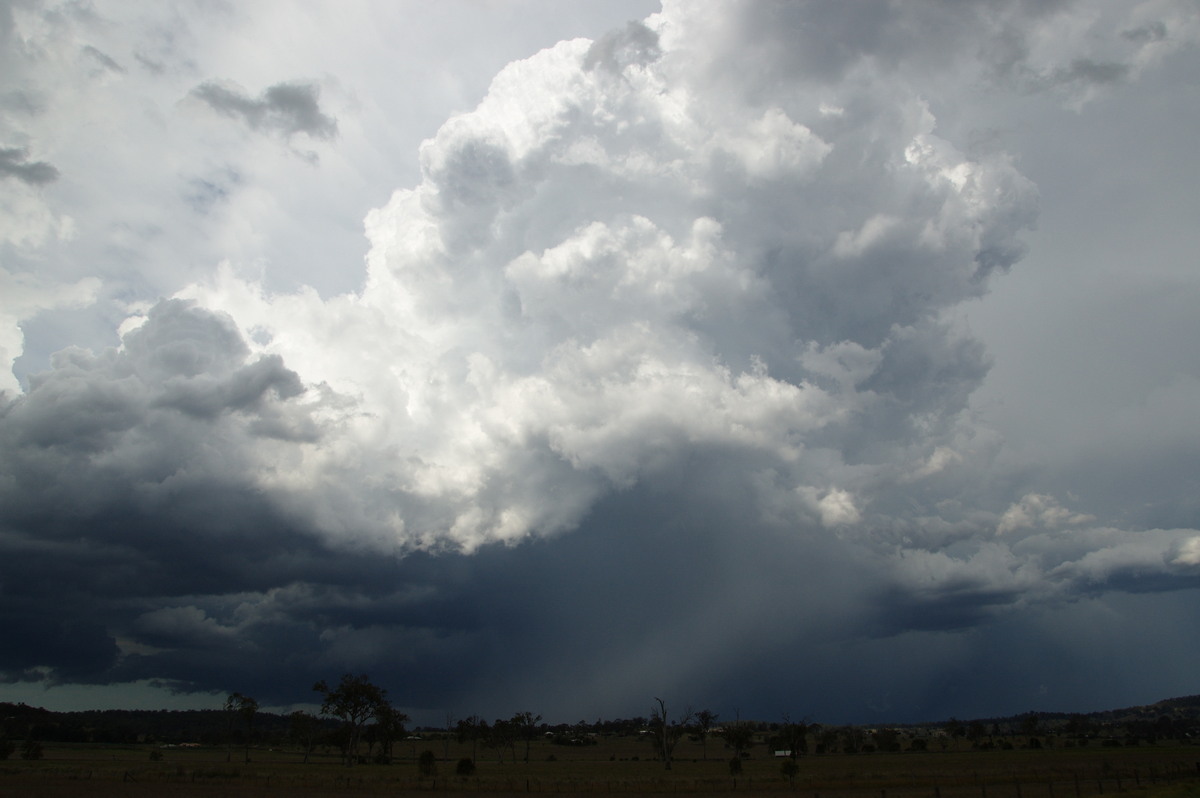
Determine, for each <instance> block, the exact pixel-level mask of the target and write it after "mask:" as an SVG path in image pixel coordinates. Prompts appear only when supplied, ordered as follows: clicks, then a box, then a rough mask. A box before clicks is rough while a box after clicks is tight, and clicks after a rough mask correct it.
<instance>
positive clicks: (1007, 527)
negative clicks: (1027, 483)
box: [996, 493, 1096, 535]
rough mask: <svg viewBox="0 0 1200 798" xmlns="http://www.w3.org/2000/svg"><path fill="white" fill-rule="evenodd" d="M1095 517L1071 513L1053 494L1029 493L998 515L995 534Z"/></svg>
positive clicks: (1074, 523)
mask: <svg viewBox="0 0 1200 798" xmlns="http://www.w3.org/2000/svg"><path fill="white" fill-rule="evenodd" d="M1095 520H1096V519H1095V517H1093V516H1090V515H1085V514H1083V513H1072V512H1071V511H1070V510H1068V509H1067V508H1065V507H1063V506H1062V505H1061V504H1059V503H1058V500H1057V499H1055V498H1054V497H1053V496H1045V495H1042V494H1037V493H1029V494H1026V495H1025V496H1023V497H1022V498H1021V501H1019V502H1017V503H1016V504H1013V505H1012V506H1011V507H1009V508H1008V509H1007V510H1005V511H1004V515H1003V516H1001V517H1000V525H999V526H997V527H996V534H998V535H1004V534H1006V533H1009V532H1014V531H1016V530H1018V529H1028V528H1031V527H1043V528H1055V527H1062V526H1067V525H1078V524H1085V523H1087V522H1089V521H1095Z"/></svg>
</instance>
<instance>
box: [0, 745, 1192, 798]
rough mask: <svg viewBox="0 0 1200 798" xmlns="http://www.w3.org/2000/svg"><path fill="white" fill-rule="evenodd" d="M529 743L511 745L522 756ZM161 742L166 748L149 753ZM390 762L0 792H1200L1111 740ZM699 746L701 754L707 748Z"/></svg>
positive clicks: (284, 754) (980, 797) (1187, 754)
mask: <svg viewBox="0 0 1200 798" xmlns="http://www.w3.org/2000/svg"><path fill="white" fill-rule="evenodd" d="M425 750H430V751H433V752H434V754H435V755H436V756H437V758H438V762H437V774H436V775H435V776H433V777H424V778H422V777H420V776H419V775H418V768H417V763H416V757H417V756H418V755H419V754H420V753H421V752H422V751H425ZM523 753H524V748H523V745H518V746H517V754H518V757H520V756H522V755H523ZM159 754H161V759H152V756H157V755H159ZM395 754H396V755H397V757H398V759H396V760H394V761H393V762H392V764H389V765H375V764H371V765H356V766H354V767H351V768H347V767H345V766H343V765H341V764H340V763H339V760H338V758H337V757H336V756H334V755H332V754H331V753H321V752H318V753H316V754H314V756H313V757H312V758H311V760H310V762H309V764H307V765H305V764H302V763H301V754H300V753H299V752H297V751H294V750H286V749H280V750H266V749H251V752H250V756H251V760H252V761H251V762H249V763H245V762H244V761H243V760H244V753H243V752H242V751H241V750H235V751H234V752H233V757H232V761H229V762H227V761H226V757H227V752H226V751H225V749H218V748H196V749H184V748H170V749H160V748H157V747H154V746H133V745H131V746H101V745H85V744H76V745H66V744H61V745H54V744H48V745H46V747H45V755H44V757H43V758H42V759H40V760H35V761H25V760H22V759H18V758H13V759H9V760H7V761H4V762H0V796H21V797H22V798H35V797H37V796H45V798H57V797H58V796H68V795H70V796H79V795H88V796H93V795H94V796H109V795H122V796H231V797H233V796H281V795H302V796H314V797H316V796H335V795H336V796H341V795H416V794H418V793H430V792H437V793H438V794H441V795H447V796H452V795H480V794H487V795H497V796H499V795H516V794H526V793H541V794H544V795H560V796H567V795H603V794H621V793H626V794H628V793H641V794H666V793H671V794H680V795H696V794H704V795H744V794H746V793H755V794H760V793H780V794H788V793H790V794H794V795H802V796H804V798H1083V797H1084V796H1087V797H1088V798H1091V796H1096V795H1108V794H1116V793H1120V792H1131V791H1135V790H1136V791H1139V792H1141V793H1143V794H1144V795H1147V796H1151V798H1192V797H1193V796H1200V790H1198V789H1197V788H1198V786H1200V748H1197V747H1194V746H1176V745H1166V744H1160V745H1141V746H1137V747H1118V748H1106V747H1099V746H1098V745H1094V746H1089V747H1076V748H1045V749H1042V750H1028V749H1020V748H1018V749H1016V750H1010V751H1000V750H996V751H970V750H950V751H937V752H905V753H897V754H881V753H870V754H857V755H847V754H831V755H823V756H806V757H802V758H801V759H800V760H799V773H798V774H797V775H796V777H795V779H794V780H789V779H787V778H785V777H784V776H783V775H782V774H781V770H780V765H781V762H782V760H780V759H776V758H775V757H773V756H772V755H771V752H769V751H767V750H766V749H765V748H764V747H763V746H761V745H760V746H758V747H757V748H755V749H753V750H752V756H751V758H750V759H748V760H745V761H744V762H743V769H742V773H741V774H740V775H738V776H736V777H734V776H731V775H730V772H729V766H728V757H729V752H728V751H727V750H725V749H724V748H723V746H722V743H721V741H720V740H710V741H709V742H708V745H707V747H706V748H704V747H702V746H701V745H700V744H699V743H696V742H692V741H688V740H684V741H682V742H681V743H680V744H679V747H678V748H677V749H676V757H675V763H674V767H673V768H672V769H671V770H670V771H667V770H665V769H664V767H663V764H662V762H659V761H655V760H654V759H653V758H652V753H651V749H650V745H649V744H648V743H647V742H645V741H639V740H637V739H634V738H607V739H602V740H601V741H600V742H599V744H598V745H594V746H586V747H578V748H575V747H564V746H554V745H551V744H549V743H547V742H543V741H537V742H535V743H534V745H533V748H532V750H531V753H530V762H529V763H528V764H525V763H523V762H513V761H511V752H510V751H507V750H506V751H505V752H504V755H503V762H500V761H498V758H499V757H498V752H496V751H494V750H487V749H482V748H481V749H479V751H478V756H477V758H476V761H477V770H476V772H475V774H474V775H472V776H470V777H466V778H464V777H460V776H457V775H455V772H454V770H455V763H456V762H457V761H458V760H459V759H460V758H461V757H463V756H468V757H469V756H470V755H471V749H470V747H469V746H460V745H458V744H455V743H451V744H450V745H449V746H446V745H444V743H443V742H442V741H440V740H430V741H413V742H405V743H403V744H401V745H399V746H398V747H397V749H396V751H395ZM705 756H707V759H705V758H704V757H705Z"/></svg>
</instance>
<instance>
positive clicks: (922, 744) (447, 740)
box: [0, 674, 1200, 775]
mask: <svg viewBox="0 0 1200 798" xmlns="http://www.w3.org/2000/svg"><path fill="white" fill-rule="evenodd" d="M313 691H314V692H315V693H317V694H318V696H319V699H320V708H319V710H318V712H317V713H316V714H313V713H309V712H304V711H296V712H293V713H291V714H290V715H287V716H280V715H275V714H273V713H269V712H260V711H259V703H258V701H257V700H256V699H254V698H253V697H251V696H249V695H246V694H243V693H240V692H234V693H230V694H229V695H228V697H227V698H226V699H225V702H224V705H223V708H222V709H221V710H199V711H195V710H193V711H127V710H106V711H91V712H74V713H55V712H49V711H47V710H44V709H39V708H35V707H28V706H26V705H24V704H20V705H17V704H3V703H0V759H4V758H7V757H9V756H12V755H13V754H16V753H19V754H20V755H21V756H23V757H25V758H37V757H38V756H40V753H41V746H40V741H46V742H51V741H57V742H110V743H133V742H172V741H175V742H181V741H185V740H187V741H194V742H200V743H203V744H206V745H210V746H211V745H223V746H224V747H225V749H226V759H227V761H232V759H233V757H234V752H235V749H237V750H238V752H239V756H241V757H243V758H244V759H245V760H246V761H247V762H249V761H250V757H251V749H252V747H253V745H255V744H259V745H262V744H271V745H275V744H280V743H283V742H289V743H291V744H294V745H296V746H298V747H299V748H300V749H301V750H302V752H303V756H304V761H305V762H308V761H309V758H310V756H311V754H312V753H313V751H314V749H315V748H317V747H318V746H319V747H322V748H324V749H333V750H335V751H338V752H340V758H341V760H342V761H343V763H344V764H346V765H348V766H350V765H355V764H361V763H364V762H376V763H388V762H390V761H392V759H393V754H394V748H395V746H396V745H397V744H398V743H399V742H401V741H403V740H406V739H408V740H412V741H413V749H412V752H411V753H412V757H413V759H418V756H417V751H416V740H417V739H423V740H424V741H425V742H426V744H433V745H435V746H436V744H437V740H434V739H430V737H431V736H434V735H436V737H437V738H440V742H441V745H442V746H443V748H442V758H443V759H444V760H449V758H450V745H451V742H457V743H458V744H459V745H460V746H462V747H466V746H469V748H470V756H469V757H468V756H464V757H463V758H462V759H461V760H460V761H459V763H458V766H457V770H456V772H458V773H460V774H467V773H470V772H473V769H474V765H475V762H476V760H477V759H478V757H479V756H480V755H481V753H482V755H485V756H487V755H490V756H494V757H496V760H497V761H498V762H500V763H503V762H504V760H505V758H507V759H508V760H509V761H511V762H517V761H525V762H528V761H529V757H530V749H531V746H532V744H533V742H534V740H537V739H544V740H546V741H548V742H550V743H552V744H556V745H563V746H582V745H594V744H596V742H597V738H598V737H600V736H633V735H636V736H638V737H639V738H640V739H645V740H647V741H648V742H649V744H650V746H651V748H652V751H653V755H654V756H655V757H656V758H657V759H659V760H660V761H661V762H662V763H663V765H664V767H665V768H667V769H671V767H672V762H673V760H674V753H675V750H676V746H677V745H678V743H679V742H680V740H682V739H684V738H685V737H686V738H689V739H690V740H692V741H693V742H695V743H698V744H699V746H700V750H701V756H702V757H703V758H704V759H708V758H709V741H710V739H711V738H716V739H717V740H719V741H720V743H721V744H722V748H723V749H724V752H723V753H721V754H720V755H719V756H720V757H721V758H726V757H728V763H729V768H730V771H731V773H733V774H735V775H736V774H737V773H739V772H740V770H741V762H742V759H743V758H744V757H746V756H747V755H748V751H749V750H750V749H751V748H753V747H755V746H759V745H763V746H766V747H767V748H768V749H769V750H770V751H771V753H772V755H775V756H780V757H782V758H783V759H784V760H785V761H784V762H783V763H782V770H783V771H784V773H785V775H787V769H788V767H789V764H788V763H789V762H791V763H792V764H791V767H792V768H793V772H794V769H795V760H796V759H797V758H798V757H800V756H803V755H806V754H809V753H812V754H818V755H819V754H831V753H843V754H855V753H871V752H875V751H880V752H889V751H900V750H914V751H925V750H928V751H939V750H940V751H946V750H960V749H961V748H962V747H963V746H969V747H970V748H972V749H979V750H987V749H989V748H993V747H995V748H1012V747H1014V746H1017V747H1041V746H1042V745H1048V746H1053V745H1060V746H1064V747H1070V746H1075V745H1089V744H1095V745H1136V744H1139V743H1140V742H1142V741H1150V742H1152V741H1154V740H1157V739H1177V740H1182V741H1192V740H1200V697H1187V698H1181V699H1169V700H1168V701H1163V702H1159V703H1157V704H1154V705H1150V706H1147V707H1135V708H1131V709H1128V710H1113V711H1108V712H1097V713H1090V714H1086V715H1085V714H1063V713H1057V714H1056V713H1035V712H1029V713H1024V714H1022V715H1018V716H1014V717H1010V718H1000V719H990V720H989V719H985V720H972V721H959V720H957V719H955V718H950V719H949V720H947V721H942V722H938V723H926V724H915V725H910V726H906V727H902V728H889V727H881V728H864V727H861V726H827V725H822V724H819V723H814V722H810V721H808V720H807V719H805V720H792V719H791V718H789V717H788V716H787V715H784V716H783V717H782V720H781V721H778V722H772V723H764V722H758V721H745V720H742V719H741V718H740V716H735V718H734V719H733V720H731V721H726V722H721V719H720V717H719V716H718V715H717V714H716V713H714V712H712V711H710V710H708V709H701V710H698V711H694V710H692V709H691V708H690V707H688V708H684V709H682V710H676V709H674V708H673V707H669V706H668V703H667V701H666V700H665V699H662V698H658V697H655V698H654V699H653V701H652V702H651V703H650V714H649V716H644V717H643V716H639V717H634V718H628V719H616V720H596V721H595V722H593V723H588V722H586V721H579V722H578V723H574V724H557V725H550V724H547V723H545V722H543V719H542V716H541V715H540V714H537V713H535V712H532V711H521V712H517V713H514V714H513V715H512V716H511V717H509V718H497V719H495V720H493V721H491V722H489V721H487V720H485V719H484V718H482V717H481V716H479V715H471V716H468V717H465V718H454V717H453V716H452V715H451V714H447V715H446V718H445V725H444V727H442V728H438V729H430V728H428V727H424V728H421V729H417V730H415V731H417V732H421V733H422V735H421V736H420V737H415V736H414V735H413V734H411V733H410V732H409V730H408V728H407V724H408V723H409V722H410V718H409V717H408V716H407V715H406V714H405V713H404V712H402V711H401V710H400V709H399V708H397V707H395V706H393V705H392V704H391V702H390V699H389V698H388V694H387V691H386V690H385V689H383V688H382V687H380V686H378V685H376V684H374V683H373V682H371V680H370V679H369V678H368V677H367V676H365V675H357V676H355V675H351V674H345V675H343V676H342V677H341V679H340V680H339V681H338V682H337V683H335V684H329V683H327V682H326V681H324V680H322V681H319V682H317V683H316V684H314V685H313ZM22 741H23V742H22ZM460 750H461V749H460ZM693 751H694V748H693ZM434 760H436V755H435V754H434V753H433V751H431V750H426V751H425V752H424V753H423V754H422V755H421V757H420V758H419V760H418V761H419V764H420V765H421V767H422V769H423V772H426V771H429V772H432V770H433V768H434V767H435V765H434Z"/></svg>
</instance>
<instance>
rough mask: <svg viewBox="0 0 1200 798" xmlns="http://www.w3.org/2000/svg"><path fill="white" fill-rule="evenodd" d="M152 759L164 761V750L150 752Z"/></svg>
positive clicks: (152, 760)
mask: <svg viewBox="0 0 1200 798" xmlns="http://www.w3.org/2000/svg"><path fill="white" fill-rule="evenodd" d="M150 761H151V762H161V761H162V751H151V752H150Z"/></svg>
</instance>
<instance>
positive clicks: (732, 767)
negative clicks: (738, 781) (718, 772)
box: [729, 756, 742, 776]
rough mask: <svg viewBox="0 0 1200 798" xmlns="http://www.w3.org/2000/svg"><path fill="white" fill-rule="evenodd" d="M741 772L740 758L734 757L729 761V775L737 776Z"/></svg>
mask: <svg viewBox="0 0 1200 798" xmlns="http://www.w3.org/2000/svg"><path fill="white" fill-rule="evenodd" d="M741 772H742V758H741V757H740V756H735V757H733V758H732V759H730V760H729V775H730V776H738V775H740V774H741Z"/></svg>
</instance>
